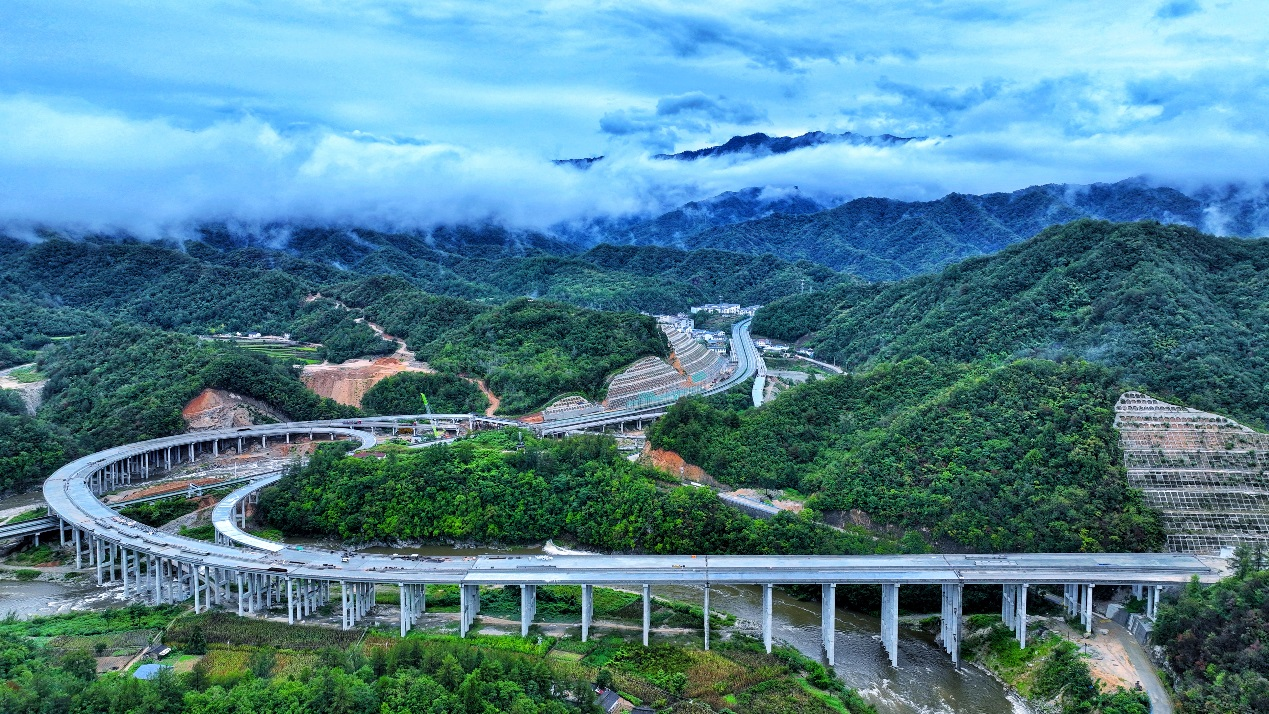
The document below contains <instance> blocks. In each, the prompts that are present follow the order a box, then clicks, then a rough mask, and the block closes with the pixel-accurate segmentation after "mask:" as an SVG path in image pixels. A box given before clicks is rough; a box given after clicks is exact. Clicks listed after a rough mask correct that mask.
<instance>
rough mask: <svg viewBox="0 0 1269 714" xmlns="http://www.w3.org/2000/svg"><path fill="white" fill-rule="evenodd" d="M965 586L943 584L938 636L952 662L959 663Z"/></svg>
mask: <svg viewBox="0 0 1269 714" xmlns="http://www.w3.org/2000/svg"><path fill="white" fill-rule="evenodd" d="M964 593H965V586H964V585H961V584H959V583H957V584H950V585H947V584H945V585H944V586H943V613H942V618H941V619H942V627H941V631H940V635H939V638H940V639H941V640H942V641H943V649H944V650H945V651H946V652H947V653H948V654H950V655H951V656H952V664H953V665H959V664H960V659H961V615H962V609H963V606H962V601H963V597H964Z"/></svg>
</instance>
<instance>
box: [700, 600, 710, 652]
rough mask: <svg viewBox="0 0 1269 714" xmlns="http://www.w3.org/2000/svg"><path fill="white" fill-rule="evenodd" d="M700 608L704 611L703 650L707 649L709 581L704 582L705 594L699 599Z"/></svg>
mask: <svg viewBox="0 0 1269 714" xmlns="http://www.w3.org/2000/svg"><path fill="white" fill-rule="evenodd" d="M701 610H702V611H703V612H704V613H705V651H706V652H708V651H709V583H705V596H704V599H703V600H702V601H701Z"/></svg>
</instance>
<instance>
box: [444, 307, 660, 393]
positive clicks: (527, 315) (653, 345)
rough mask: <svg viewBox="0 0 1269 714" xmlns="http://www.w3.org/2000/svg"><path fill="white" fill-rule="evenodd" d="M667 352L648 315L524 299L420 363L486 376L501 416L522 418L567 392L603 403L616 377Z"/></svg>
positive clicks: (459, 333) (453, 336) (486, 316)
mask: <svg viewBox="0 0 1269 714" xmlns="http://www.w3.org/2000/svg"><path fill="white" fill-rule="evenodd" d="M667 354H669V345H668V344H667V342H666V339H665V335H664V334H663V333H662V332H661V330H659V329H658V328H657V326H656V321H655V320H653V319H652V318H651V317H648V316H646V315H639V314H636V313H621V312H595V311H592V310H585V309H582V308H577V307H572V306H570V305H565V304H563V303H554V302H546V301H535V300H529V299H525V298H521V299H518V300H512V301H511V302H509V303H507V304H505V305H501V306H499V307H498V308H496V309H494V310H491V311H489V312H486V313H483V314H481V315H479V316H477V317H476V318H475V319H473V320H472V321H471V322H469V323H468V324H467V325H465V326H463V327H461V328H459V329H457V330H453V331H451V332H449V333H446V335H445V338H444V339H443V340H436V341H433V342H431V343H429V344H428V345H426V346H424V347H423V349H422V350H420V352H419V357H420V358H421V359H426V360H427V361H428V363H429V364H431V365H432V366H433V367H435V368H436V369H438V370H440V371H442V372H450V373H455V374H457V373H466V374H471V375H474V376H478V377H481V378H483V379H484V380H485V382H486V383H487V384H488V385H489V388H490V389H491V390H493V392H494V394H497V395H498V397H499V398H500V399H501V400H502V406H501V407H500V408H499V411H500V412H502V413H504V414H520V413H523V412H527V411H530V410H532V409H534V408H537V407H540V406H542V405H544V404H545V403H546V402H547V401H549V400H550V399H551V398H552V397H556V396H559V395H561V394H566V393H568V392H581V393H582V394H585V395H586V396H587V397H589V398H591V399H592V400H594V399H599V398H600V397H601V396H602V394H601V390H602V389H603V385H604V379H605V378H606V377H608V375H609V374H611V373H613V372H615V371H617V370H618V369H620V368H621V367H624V366H626V365H628V364H630V363H631V362H632V361H634V360H635V359H637V358H639V357H642V356H644V355H658V356H665V355H667Z"/></svg>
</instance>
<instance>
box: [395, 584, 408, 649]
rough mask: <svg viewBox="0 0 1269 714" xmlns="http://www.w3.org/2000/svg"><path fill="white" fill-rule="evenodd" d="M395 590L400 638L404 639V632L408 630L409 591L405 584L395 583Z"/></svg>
mask: <svg viewBox="0 0 1269 714" xmlns="http://www.w3.org/2000/svg"><path fill="white" fill-rule="evenodd" d="M397 588H398V593H397V602H398V604H399V606H400V608H401V636H402V637H405V633H406V630H408V629H409V628H410V625H409V621H410V591H409V589H408V588H407V587H406V585H405V583H397Z"/></svg>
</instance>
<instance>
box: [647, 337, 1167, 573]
mask: <svg viewBox="0 0 1269 714" xmlns="http://www.w3.org/2000/svg"><path fill="white" fill-rule="evenodd" d="M1118 394H1119V391H1118V383H1117V382H1116V380H1115V378H1114V376H1113V374H1112V373H1111V372H1109V371H1108V370H1106V369H1105V368H1102V367H1098V366H1095V365H1092V364H1088V363H1084V362H1067V363H1055V362H1049V361H1044V360H1021V361H1017V362H1011V363H1008V364H1005V365H1003V366H1000V367H994V366H990V365H985V364H978V365H956V364H949V363H941V364H936V363H931V362H929V361H927V360H925V359H922V358H913V359H911V360H907V361H905V362H901V363H897V364H880V365H878V366H876V367H875V368H873V369H872V370H870V371H868V372H864V373H860V374H856V375H846V376H839V377H833V378H830V379H825V380H821V381H818V382H811V383H808V384H806V385H803V386H800V387H795V388H793V389H791V390H789V391H788V392H786V393H784V394H782V395H781V396H780V398H779V399H777V400H776V401H774V402H772V403H770V404H766V405H763V406H762V407H761V408H759V409H753V408H747V407H746V405H745V404H744V403H743V402H739V403H737V402H736V401H735V400H732V404H731V406H724V405H723V404H722V403H721V402H720V401H719V400H717V399H716V400H713V402H711V401H709V400H702V399H685V400H681V401H680V402H679V403H677V404H676V405H674V406H673V407H672V408H671V409H670V411H669V413H668V414H666V416H665V417H663V418H661V419H659V420H657V421H656V422H654V423H653V425H652V426H651V427H650V428H649V432H648V434H649V440H650V441H651V443H652V445H653V446H655V447H657V448H663V449H670V450H673V451H676V452H678V453H679V454H680V455H681V456H683V457H684V458H685V459H687V460H688V461H689V462H691V463H694V464H697V465H699V466H701V467H702V468H704V469H705V470H706V471H707V472H708V473H709V474H710V475H712V476H713V477H714V478H717V479H720V480H722V481H724V482H726V483H730V484H734V485H758V486H765V487H769V488H790V487H792V488H797V489H799V490H800V491H802V492H804V493H807V494H811V495H812V498H811V499H810V501H809V506H810V507H811V508H812V509H814V510H815V511H819V512H845V511H853V510H857V511H862V512H863V513H865V514H867V515H868V516H869V517H870V518H872V519H876V520H878V521H880V522H881V523H884V524H892V525H897V526H900V527H903V528H905V529H920V530H921V531H923V532H926V533H928V534H929V536H930V537H931V538H934V539H946V540H947V541H949V542H950V543H952V544H954V545H955V546H956V547H963V548H968V549H972V550H983V551H1068V552H1069V551H1089V550H1093V551H1098V550H1106V551H1139V550H1151V549H1154V548H1157V547H1158V546H1159V545H1161V543H1162V541H1163V533H1162V529H1161V524H1160V522H1159V520H1158V516H1157V514H1156V513H1154V512H1153V511H1151V510H1150V509H1148V508H1146V507H1145V506H1144V504H1143V503H1142V501H1141V497H1140V494H1138V493H1136V492H1134V491H1131V490H1130V489H1129V488H1128V486H1127V479H1126V476H1125V474H1124V469H1123V466H1122V459H1121V455H1120V451H1119V447H1118V437H1117V433H1116V432H1115V430H1114V427H1113V422H1114V414H1113V405H1114V401H1115V399H1116V398H1117V397H1118Z"/></svg>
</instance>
